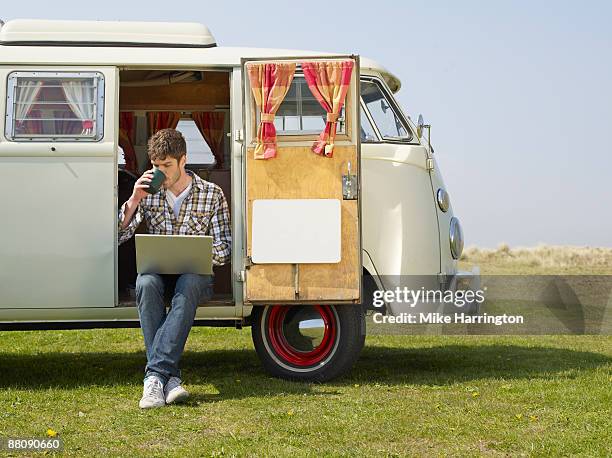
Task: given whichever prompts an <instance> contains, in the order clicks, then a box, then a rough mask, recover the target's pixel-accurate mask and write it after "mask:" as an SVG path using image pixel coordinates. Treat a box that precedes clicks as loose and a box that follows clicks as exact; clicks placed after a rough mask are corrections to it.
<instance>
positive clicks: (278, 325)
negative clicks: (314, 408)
mask: <svg viewBox="0 0 612 458" xmlns="http://www.w3.org/2000/svg"><path fill="white" fill-rule="evenodd" d="M251 333H252V336H253V343H254V344H255V350H256V351H257V355H258V356H259V358H260V359H261V362H262V364H263V366H264V368H265V369H266V370H267V371H268V372H270V374H272V375H273V376H275V377H281V378H284V379H289V380H299V381H316V382H324V381H327V380H331V379H333V378H335V377H338V376H340V375H342V374H344V373H345V372H347V371H349V370H350V369H351V368H352V367H353V365H354V364H355V361H357V358H359V354H360V353H361V349H362V348H363V344H364V342H365V317H364V313H363V310H362V308H361V306H359V305H268V306H265V307H255V308H254V309H253V325H252V328H251Z"/></svg>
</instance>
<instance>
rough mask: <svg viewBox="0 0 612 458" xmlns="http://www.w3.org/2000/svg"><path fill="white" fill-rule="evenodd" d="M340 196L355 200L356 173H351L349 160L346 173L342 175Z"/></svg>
mask: <svg viewBox="0 0 612 458" xmlns="http://www.w3.org/2000/svg"><path fill="white" fill-rule="evenodd" d="M342 198H343V199H344V200H357V175H351V161H349V162H348V171H347V174H346V175H342Z"/></svg>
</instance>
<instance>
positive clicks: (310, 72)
mask: <svg viewBox="0 0 612 458" xmlns="http://www.w3.org/2000/svg"><path fill="white" fill-rule="evenodd" d="M353 66H354V62H353V61H352V60H347V61H323V62H302V70H303V71H304V78H305V79H306V83H307V84H308V87H309V88H310V91H311V92H312V94H313V95H314V97H315V98H316V99H317V101H318V102H319V103H320V104H321V106H322V107H323V108H324V109H325V111H326V112H327V117H326V123H325V129H324V130H323V132H321V134H320V135H319V139H318V140H317V141H315V142H314V144H313V146H312V151H313V152H315V153H316V154H321V155H324V156H327V157H332V156H333V152H334V139H335V137H336V125H337V122H338V118H339V116H340V113H341V112H342V106H343V105H344V102H345V100H346V94H347V92H348V88H349V84H350V82H351V75H352V73H353Z"/></svg>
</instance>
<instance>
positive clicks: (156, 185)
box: [145, 167, 166, 194]
mask: <svg viewBox="0 0 612 458" xmlns="http://www.w3.org/2000/svg"><path fill="white" fill-rule="evenodd" d="M164 181H166V175H165V174H164V172H162V171H161V170H160V169H158V168H157V167H155V168H154V169H153V178H152V179H151V181H150V182H149V187H148V188H146V189H145V191H147V192H148V193H149V194H157V193H158V192H159V190H160V189H161V185H162V184H163V183H164Z"/></svg>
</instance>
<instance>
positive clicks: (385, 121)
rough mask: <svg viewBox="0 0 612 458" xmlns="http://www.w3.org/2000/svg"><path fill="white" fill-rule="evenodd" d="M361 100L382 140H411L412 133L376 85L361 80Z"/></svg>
mask: <svg viewBox="0 0 612 458" xmlns="http://www.w3.org/2000/svg"><path fill="white" fill-rule="evenodd" d="M361 98H362V99H363V101H364V103H365V105H366V108H367V110H368V111H369V113H370V115H371V116H372V120H373V121H374V124H376V127H377V128H378V131H379V132H380V135H381V136H382V137H383V139H384V140H395V141H410V140H411V139H412V133H411V132H410V130H409V129H408V128H407V127H406V126H405V125H404V124H403V123H402V121H401V120H400V117H399V116H398V115H397V113H396V112H395V111H394V108H393V105H392V103H390V101H389V99H388V98H386V96H385V94H384V92H383V91H382V89H381V87H380V85H379V84H378V83H376V82H375V81H371V80H366V81H363V80H362V81H361Z"/></svg>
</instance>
